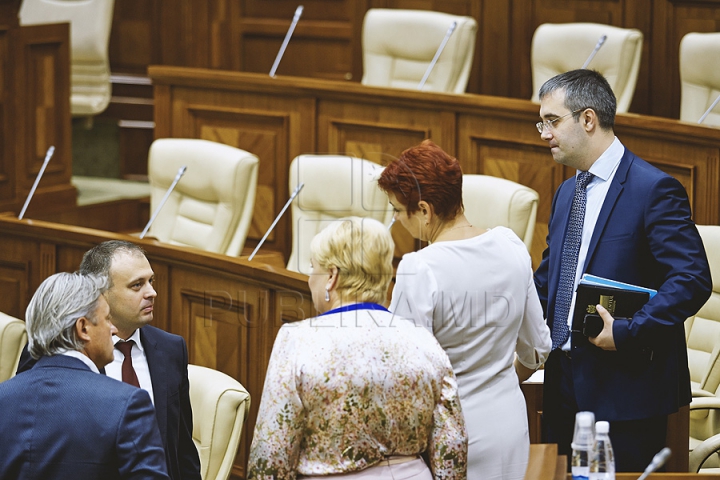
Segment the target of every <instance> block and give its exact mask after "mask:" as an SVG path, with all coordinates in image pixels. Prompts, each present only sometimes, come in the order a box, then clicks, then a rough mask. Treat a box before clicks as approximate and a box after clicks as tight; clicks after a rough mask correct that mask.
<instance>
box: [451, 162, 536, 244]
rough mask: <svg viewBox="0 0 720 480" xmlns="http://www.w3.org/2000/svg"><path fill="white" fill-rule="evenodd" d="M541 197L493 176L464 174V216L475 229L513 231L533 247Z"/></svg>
mask: <svg viewBox="0 0 720 480" xmlns="http://www.w3.org/2000/svg"><path fill="white" fill-rule="evenodd" d="M539 201H540V196H539V195H538V193H537V192H536V191H535V190H533V189H532V188H530V187H526V186H525V185H521V184H519V183H516V182H513V181H512V180H507V179H504V178H498V177H492V176H490V175H476V174H469V173H467V174H465V175H463V204H464V205H465V216H466V217H467V219H468V220H469V221H470V223H471V224H472V225H474V226H476V227H481V228H492V227H497V226H504V227H508V228H510V229H511V230H512V231H513V232H515V233H516V234H517V236H518V237H520V239H521V240H522V241H523V242H524V243H525V245H526V246H527V248H528V250H530V247H531V246H532V239H533V233H534V231H535V220H536V218H537V209H538V202H539Z"/></svg>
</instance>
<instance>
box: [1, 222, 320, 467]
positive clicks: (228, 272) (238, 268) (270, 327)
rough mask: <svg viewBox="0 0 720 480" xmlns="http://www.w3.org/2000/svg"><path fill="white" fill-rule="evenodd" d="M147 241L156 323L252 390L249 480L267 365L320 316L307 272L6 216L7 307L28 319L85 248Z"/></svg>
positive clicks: (195, 359) (245, 440) (244, 445)
mask: <svg viewBox="0 0 720 480" xmlns="http://www.w3.org/2000/svg"><path fill="white" fill-rule="evenodd" d="M116 238H120V239H124V240H129V241H132V242H135V243H137V244H139V245H141V246H142V247H143V248H144V249H145V250H146V251H147V256H148V259H149V260H150V264H151V265H152V267H153V270H154V271H155V275H156V278H157V281H156V283H155V285H154V286H155V289H156V290H157V292H158V296H157V299H156V301H155V320H154V321H153V325H155V326H157V327H159V328H162V329H164V330H167V331H169V332H172V333H176V334H178V335H182V336H183V337H184V338H185V340H186V341H187V344H188V353H189V360H190V363H193V364H197V365H203V366H206V367H210V368H214V369H217V370H220V371H222V372H225V373H226V374H228V375H230V376H232V377H233V378H236V379H237V380H238V381H240V383H242V384H243V385H244V386H245V388H247V390H248V392H250V395H251V399H252V402H251V410H250V416H249V417H248V419H247V420H246V422H245V426H244V428H243V435H242V439H241V444H240V448H239V452H238V455H237V458H236V460H235V466H234V468H233V474H234V476H236V477H240V478H244V476H245V466H246V463H247V454H248V452H249V449H250V442H251V440H252V433H253V429H254V428H255V419H256V417H257V409H258V406H259V404H260V397H261V393H262V388H263V383H264V380H265V371H266V370H267V364H268V361H269V359H270V352H271V350H272V345H273V342H274V340H275V336H276V334H277V331H278V330H279V329H280V327H281V326H282V324H283V323H284V322H289V321H295V320H302V319H304V318H307V317H311V316H313V315H314V311H313V306H312V300H311V297H310V294H309V290H308V286H307V277H306V276H304V275H300V274H296V273H293V272H289V271H287V270H285V269H279V268H275V267H272V266H270V265H267V264H264V263H260V262H257V261H256V260H253V262H248V261H247V260H245V259H241V258H233V257H227V256H224V255H216V254H211V253H206V252H202V251H198V250H193V249H188V248H181V247H173V246H170V245H166V244H160V243H159V242H156V241H153V240H140V239H138V238H135V237H130V236H126V235H121V234H116V233H110V232H103V231H100V230H91V229H87V228H80V227H68V226H65V225H60V224H54V223H49V222H42V221H36V220H17V218H14V217H9V216H0V291H2V292H3V293H2V295H0V311H2V312H6V313H8V314H10V315H13V316H15V317H19V318H25V314H24V312H25V308H26V307H27V304H28V302H29V301H30V298H31V297H32V294H33V293H34V292H35V290H36V289H37V287H38V286H39V285H40V283H41V282H42V281H43V280H44V279H45V278H46V277H48V276H49V275H52V274H54V273H57V272H61V271H67V272H70V271H74V270H76V269H77V267H78V265H79V264H80V261H81V259H82V255H83V253H85V251H87V250H89V249H90V248H91V247H93V246H94V245H97V244H98V243H101V242H103V241H106V240H111V239H116Z"/></svg>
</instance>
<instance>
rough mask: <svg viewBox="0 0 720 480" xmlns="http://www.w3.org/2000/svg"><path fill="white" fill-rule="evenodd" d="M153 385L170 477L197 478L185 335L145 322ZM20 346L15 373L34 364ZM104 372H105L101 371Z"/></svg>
mask: <svg viewBox="0 0 720 480" xmlns="http://www.w3.org/2000/svg"><path fill="white" fill-rule="evenodd" d="M140 341H141V342H142V344H143V348H144V349H145V355H146V357H147V362H148V367H149V369H150V378H151V380H152V385H153V397H154V400H155V414H156V417H157V424H158V427H159V428H160V437H161V438H162V443H163V446H164V447H165V452H166V455H167V466H168V473H169V474H170V478H171V479H172V480H200V478H201V475H200V457H199V456H198V451H197V448H196V447H195V444H194V443H193V439H192V427H193V422H192V408H191V406H190V390H189V382H188V374H187V365H188V354H187V346H186V344H185V339H184V338H182V337H181V336H179V335H174V334H172V333H168V332H166V331H164V330H160V329H159V328H155V327H152V326H150V325H146V326H144V327H142V328H141V329H140ZM33 364H34V361H33V359H32V357H30V354H29V353H28V351H27V346H26V347H25V349H24V350H23V353H22V357H21V359H20V364H19V366H18V373H20V372H24V371H26V370H28V369H31V368H32V367H33ZM103 373H104V372H103Z"/></svg>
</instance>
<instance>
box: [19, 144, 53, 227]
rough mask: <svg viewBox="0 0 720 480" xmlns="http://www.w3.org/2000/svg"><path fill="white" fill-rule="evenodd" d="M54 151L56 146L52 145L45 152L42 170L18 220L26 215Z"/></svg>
mask: <svg viewBox="0 0 720 480" xmlns="http://www.w3.org/2000/svg"><path fill="white" fill-rule="evenodd" d="M53 153H55V146H54V145H51V146H50V148H48V149H47V153H46V154H45V160H43V164H42V167H40V171H39V172H38V174H37V177H35V183H33V186H32V188H31V189H30V193H28V196H27V198H26V199H25V205H23V207H22V210H20V215H18V220H22V218H23V216H24V215H25V210H27V207H28V205H30V200H31V199H32V197H33V195H35V189H36V188H37V186H38V183H40V179H41V178H42V176H43V173H45V167H47V164H48V162H49V161H50V159H51V158H52V156H53Z"/></svg>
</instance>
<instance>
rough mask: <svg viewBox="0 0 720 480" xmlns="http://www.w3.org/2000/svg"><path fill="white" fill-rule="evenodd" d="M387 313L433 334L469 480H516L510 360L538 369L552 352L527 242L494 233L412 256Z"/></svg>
mask: <svg viewBox="0 0 720 480" xmlns="http://www.w3.org/2000/svg"><path fill="white" fill-rule="evenodd" d="M390 311H392V312H393V313H395V314H397V315H400V316H402V317H405V318H408V319H411V320H414V321H415V322H416V323H417V324H419V325H423V326H425V327H427V328H429V329H431V330H432V332H433V333H434V335H435V337H436V338H437V339H438V341H439V342H440V345H442V346H443V348H444V349H445V351H446V352H447V354H448V356H449V357H450V361H451V363H452V365H453V369H454V370H455V375H456V376H457V380H458V388H459V392H460V403H461V404H462V409H463V413H464V415H465V423H466V427H467V430H468V472H467V473H468V479H484V480H486V479H504V480H506V479H522V478H523V477H524V475H525V470H526V468H527V462H528V455H529V450H530V440H529V435H528V425H527V411H526V406H525V398H524V397H523V394H522V391H521V390H520V385H519V382H518V377H517V375H516V373H515V370H514V368H513V359H514V354H515V352H517V354H518V358H519V360H520V362H521V363H522V364H523V365H525V366H526V367H529V368H537V367H538V366H539V365H540V364H541V363H543V362H544V361H545V359H546V357H547V355H548V354H549V353H550V348H551V339H550V330H549V329H548V327H547V325H546V323H545V321H544V319H543V312H542V308H541V306H540V301H539V300H538V296H537V292H536V290H535V284H534V282H533V273H532V265H531V260H530V255H529V254H528V251H527V248H526V247H525V245H524V244H523V243H522V242H521V241H520V239H519V238H518V237H517V236H516V235H515V233H513V232H512V230H510V229H507V228H505V227H496V228H494V229H492V230H490V231H488V232H487V233H485V234H482V235H479V236H477V237H473V238H469V239H465V240H454V241H447V242H437V243H434V244H431V245H429V246H427V247H426V248H424V249H422V250H420V251H417V252H413V253H408V254H406V255H405V256H403V259H402V261H401V262H400V265H399V266H398V271H397V276H396V284H395V288H394V290H393V294H392V302H391V304H390ZM536 355H537V359H536Z"/></svg>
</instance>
